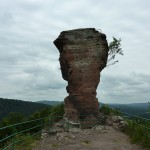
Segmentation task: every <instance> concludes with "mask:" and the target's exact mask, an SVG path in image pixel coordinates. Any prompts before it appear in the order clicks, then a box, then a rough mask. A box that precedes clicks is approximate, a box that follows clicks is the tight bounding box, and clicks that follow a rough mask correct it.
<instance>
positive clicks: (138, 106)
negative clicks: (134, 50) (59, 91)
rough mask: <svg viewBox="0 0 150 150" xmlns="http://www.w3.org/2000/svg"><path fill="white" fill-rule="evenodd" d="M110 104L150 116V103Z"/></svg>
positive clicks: (58, 102) (128, 111)
mask: <svg viewBox="0 0 150 150" xmlns="http://www.w3.org/2000/svg"><path fill="white" fill-rule="evenodd" d="M37 102H38V103H42V104H47V105H52V106H54V105H58V104H60V103H62V101H48V100H43V101H37ZM99 104H100V107H101V106H103V105H104V104H103V103H100V102H99ZM107 105H108V106H110V107H112V108H117V109H119V110H120V111H123V112H125V113H129V114H133V115H137V116H141V117H145V118H150V113H149V110H148V109H149V107H150V105H149V104H148V103H131V104H107Z"/></svg>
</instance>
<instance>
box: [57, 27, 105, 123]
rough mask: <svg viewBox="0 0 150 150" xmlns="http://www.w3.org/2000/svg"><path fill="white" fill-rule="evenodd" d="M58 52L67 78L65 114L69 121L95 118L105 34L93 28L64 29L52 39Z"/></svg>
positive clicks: (97, 114)
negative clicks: (67, 94)
mask: <svg viewBox="0 0 150 150" xmlns="http://www.w3.org/2000/svg"><path fill="white" fill-rule="evenodd" d="M54 44H55V46H56V47H57V48H58V50H59V52H60V58H59V61H60V65H61V71H62V77H63V79H64V80H66V81H68V86H67V87H66V90H67V92H68V93H69V96H68V97H66V98H65V116H66V117H68V118H70V119H71V120H72V121H74V122H77V121H83V122H84V121H85V122H86V124H87V120H89V121H90V120H91V121H92V122H93V123H94V122H96V121H97V118H98V116H99V104H98V100H97V98H96V89H97V86H98V84H99V82H100V72H101V71H102V69H104V68H105V66H106V62H107V57H108V44H107V40H106V36H105V34H103V33H100V32H98V31H97V30H95V29H94V28H85V29H75V30H69V31H63V32H61V34H60V35H59V37H58V38H57V39H56V40H55V41H54Z"/></svg>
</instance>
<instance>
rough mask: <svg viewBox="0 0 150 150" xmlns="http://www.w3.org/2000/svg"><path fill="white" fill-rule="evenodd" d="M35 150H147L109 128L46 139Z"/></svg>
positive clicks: (73, 131) (75, 131)
mask: <svg viewBox="0 0 150 150" xmlns="http://www.w3.org/2000/svg"><path fill="white" fill-rule="evenodd" d="M33 150H145V149H143V148H142V147H140V146H138V145H135V144H131V143H130V140H129V137H128V136H127V135H125V134H124V133H122V132H120V131H118V130H115V129H114V128H113V127H109V126H107V127H106V129H104V128H103V127H102V126H98V127H97V128H96V129H93V130H87V129H86V130H79V129H71V131H69V132H61V133H57V135H55V136H49V137H44V138H43V139H42V140H41V141H40V142H38V143H37V146H36V147H35V148H34V149H33Z"/></svg>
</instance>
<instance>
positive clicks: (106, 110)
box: [100, 105, 121, 115]
mask: <svg viewBox="0 0 150 150" xmlns="http://www.w3.org/2000/svg"><path fill="white" fill-rule="evenodd" d="M100 112H101V113H103V114H104V115H111V114H112V115H121V112H120V111H119V110H117V109H112V108H111V107H109V106H108V105H103V106H102V107H101V108H100Z"/></svg>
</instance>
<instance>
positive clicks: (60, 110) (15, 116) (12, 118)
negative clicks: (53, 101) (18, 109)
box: [0, 103, 64, 146]
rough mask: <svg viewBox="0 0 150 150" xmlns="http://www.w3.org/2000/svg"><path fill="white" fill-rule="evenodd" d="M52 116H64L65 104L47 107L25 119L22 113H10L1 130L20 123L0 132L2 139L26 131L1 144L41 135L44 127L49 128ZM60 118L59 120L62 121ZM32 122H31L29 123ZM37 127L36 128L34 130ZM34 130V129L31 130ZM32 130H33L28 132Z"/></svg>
mask: <svg viewBox="0 0 150 150" xmlns="http://www.w3.org/2000/svg"><path fill="white" fill-rule="evenodd" d="M51 114H55V115H54V116H53V117H56V116H57V115H59V116H61V118H62V116H63V114H64V104H63V103H61V104H60V105H57V106H54V107H51V106H49V107H47V108H45V109H42V110H41V111H36V112H35V113H33V114H32V115H30V116H28V117H25V116H23V115H22V114H20V113H10V114H8V115H7V116H6V117H5V118H4V119H3V120H2V121H1V122H0V128H1V127H5V126H9V125H12V124H16V123H20V124H19V125H14V126H10V127H8V128H6V129H3V130H0V139H3V138H5V137H8V136H9V135H12V134H15V133H17V132H20V131H24V130H26V131H25V132H22V133H19V134H17V135H15V136H13V138H10V139H9V140H6V141H5V142H3V143H0V146H1V144H6V143H7V142H11V140H12V139H13V140H14V139H20V138H22V137H24V136H25V137H27V136H29V135H33V134H36V133H39V131H41V130H42V128H43V127H44V126H48V124H49V117H50V116H51ZM61 118H60V117H59V119H61ZM25 121H26V123H23V124H22V123H21V122H25ZM29 121H31V122H29ZM34 127H35V128H34ZM31 128H33V129H31ZM28 129H31V130H28Z"/></svg>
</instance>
